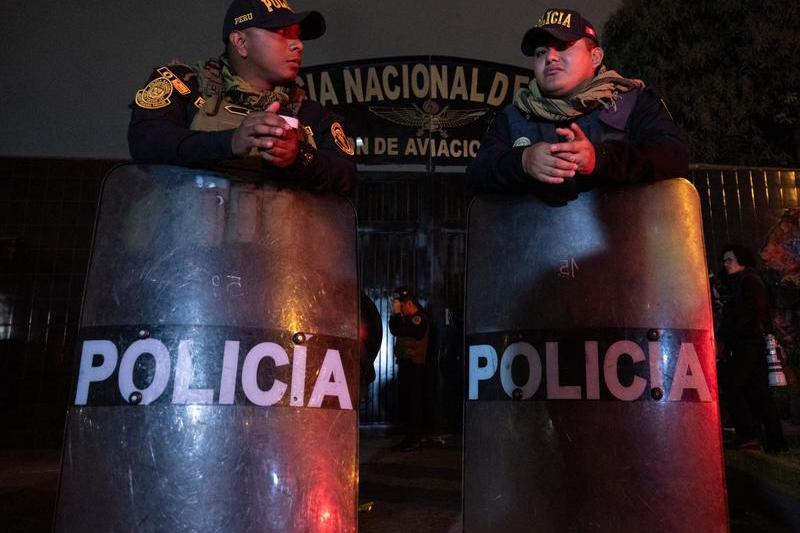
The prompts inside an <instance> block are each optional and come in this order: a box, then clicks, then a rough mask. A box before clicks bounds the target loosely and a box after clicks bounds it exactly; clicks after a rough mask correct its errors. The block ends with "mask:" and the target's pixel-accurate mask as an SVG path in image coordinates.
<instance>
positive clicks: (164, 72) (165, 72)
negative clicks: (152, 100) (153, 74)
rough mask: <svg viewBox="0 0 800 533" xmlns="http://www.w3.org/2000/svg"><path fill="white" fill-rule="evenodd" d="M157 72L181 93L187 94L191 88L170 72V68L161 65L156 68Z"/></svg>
mask: <svg viewBox="0 0 800 533" xmlns="http://www.w3.org/2000/svg"><path fill="white" fill-rule="evenodd" d="M158 73H159V74H161V77H162V78H165V79H168V80H169V82H170V83H171V84H172V86H173V87H174V88H175V89H176V90H177V91H178V92H179V93H181V94H182V95H184V96H186V95H187V94H189V93H190V92H192V91H191V89H189V87H188V86H187V85H186V84H185V83H183V82H182V81H181V80H180V79H179V78H178V77H177V76H176V75H175V74H173V73H172V71H171V70H170V69H168V68H167V67H161V68H160V69H158Z"/></svg>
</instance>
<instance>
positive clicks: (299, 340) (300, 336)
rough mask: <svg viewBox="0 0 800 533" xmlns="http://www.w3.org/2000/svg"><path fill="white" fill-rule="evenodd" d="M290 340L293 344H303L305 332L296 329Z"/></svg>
mask: <svg viewBox="0 0 800 533" xmlns="http://www.w3.org/2000/svg"><path fill="white" fill-rule="evenodd" d="M292 342H293V343H295V344H303V343H304V342H306V334H305V333H303V332H302V331H298V332H297V333H295V334H294V335H292Z"/></svg>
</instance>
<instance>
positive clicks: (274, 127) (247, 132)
mask: <svg viewBox="0 0 800 533" xmlns="http://www.w3.org/2000/svg"><path fill="white" fill-rule="evenodd" d="M279 108H280V104H279V103H278V102H273V103H271V104H270V105H269V107H267V109H266V110H264V111H259V112H256V113H250V114H249V115H247V117H245V119H244V120H243V121H242V123H241V124H240V125H239V127H238V128H237V129H236V131H235V132H234V134H233V139H232V140H231V148H232V149H233V153H234V155H237V156H239V157H246V156H247V155H249V154H250V151H251V150H252V149H253V148H255V149H256V150H257V151H258V155H259V156H260V157H261V158H262V159H263V160H264V161H266V162H267V163H270V164H271V165H274V166H276V167H281V168H285V167H288V166H289V165H291V164H292V163H294V160H295V159H296V158H297V151H298V149H299V147H300V140H299V137H298V134H297V132H296V130H294V129H291V128H289V126H288V125H287V124H286V121H284V120H283V119H282V118H281V117H280V116H279V115H278V114H277V113H278V109H279Z"/></svg>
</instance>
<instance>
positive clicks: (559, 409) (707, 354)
mask: <svg viewBox="0 0 800 533" xmlns="http://www.w3.org/2000/svg"><path fill="white" fill-rule="evenodd" d="M466 283H467V289H466V291H467V294H466V298H467V301H466V317H465V336H466V344H467V346H466V350H467V351H466V353H467V358H466V365H467V369H466V371H467V374H466V375H467V376H468V378H467V391H466V395H467V401H466V405H465V417H464V502H463V505H464V509H463V511H464V531H467V532H485V531H504V532H506V533H511V532H529V531H553V532H565V531H595V530H597V531H689V530H698V531H726V530H727V504H726V496H725V489H724V473H723V472H724V471H723V460H722V447H721V430H720V424H719V410H718V402H717V381H716V371H715V362H714V361H715V357H714V350H713V326H712V318H711V316H712V315H711V307H710V301H709V290H708V279H707V274H706V261H705V252H704V247H703V235H702V221H701V217H700V208H699V200H698V197H697V193H696V191H695V190H694V188H693V187H692V186H691V184H689V182H687V181H685V180H682V179H676V180H669V181H663V182H658V183H653V184H647V185H640V186H631V187H624V188H613V189H599V190H594V191H590V192H586V193H583V194H581V195H579V196H578V197H577V198H575V199H574V200H572V201H570V202H567V203H566V205H553V204H552V203H550V202H548V203H545V202H543V201H541V200H540V199H539V198H538V197H534V196H517V197H509V196H487V197H479V198H476V199H475V200H474V201H473V203H472V205H471V208H470V212H469V227H468V251H467V280H466Z"/></svg>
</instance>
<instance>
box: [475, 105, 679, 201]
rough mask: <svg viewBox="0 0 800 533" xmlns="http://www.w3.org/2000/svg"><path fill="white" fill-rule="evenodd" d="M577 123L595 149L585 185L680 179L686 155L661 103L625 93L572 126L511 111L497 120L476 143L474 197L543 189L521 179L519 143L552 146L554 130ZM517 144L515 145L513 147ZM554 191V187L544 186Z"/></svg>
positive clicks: (520, 147) (676, 129)
mask: <svg viewBox="0 0 800 533" xmlns="http://www.w3.org/2000/svg"><path fill="white" fill-rule="evenodd" d="M571 122H576V123H577V124H578V125H579V126H580V127H581V129H583V131H584V133H585V134H586V136H587V137H588V138H589V140H591V141H592V144H593V145H594V148H595V157H596V162H595V169H594V172H593V173H592V174H591V175H590V176H586V177H585V178H584V179H588V180H591V181H592V182H604V183H608V182H617V183H619V182H636V181H652V180H659V179H666V178H674V177H679V176H685V175H686V173H687V172H688V168H689V149H688V147H687V145H686V142H685V141H684V140H683V138H682V136H681V134H680V132H679V131H678V128H677V127H676V126H675V123H674V122H673V121H672V117H671V116H670V114H669V112H668V111H667V109H666V107H665V106H664V103H663V102H662V101H661V100H660V99H659V98H658V97H656V96H655V95H654V94H653V92H652V91H650V90H649V89H645V90H644V91H632V92H629V93H624V94H622V95H621V96H620V98H619V100H618V101H617V108H616V110H606V109H603V108H599V109H596V110H594V111H592V112H590V113H588V114H586V115H583V116H581V117H579V118H577V119H576V120H574V121H565V122H553V121H548V120H544V119H540V118H537V117H527V116H524V115H523V114H522V113H521V112H520V111H519V110H518V109H517V108H516V107H514V106H513V105H510V106H508V107H506V108H505V109H504V110H503V111H502V113H500V114H498V115H497V116H496V117H495V119H494V121H493V122H492V123H491V124H490V125H489V129H488V130H487V131H486V133H485V134H484V136H483V138H482V139H481V147H480V149H479V150H478V154H477V155H476V156H475V159H474V160H473V161H472V163H470V165H469V167H468V168H467V180H468V183H469V184H470V185H471V187H472V188H473V189H474V190H475V191H476V192H501V191H527V190H530V189H533V188H536V187H539V188H541V187H542V186H543V185H544V184H541V183H539V182H537V181H535V180H534V179H533V178H531V177H530V176H528V175H527V174H525V171H524V170H523V167H522V152H523V150H524V149H525V146H516V147H515V146H514V143H515V142H516V141H518V139H520V137H527V138H528V141H530V142H529V144H536V143H538V142H547V143H557V142H561V141H562V139H559V137H558V136H557V135H556V132H555V130H556V128H557V127H568V125H569V124H570V123H571ZM518 144H520V143H519V142H518ZM544 186H545V187H559V185H544Z"/></svg>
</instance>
